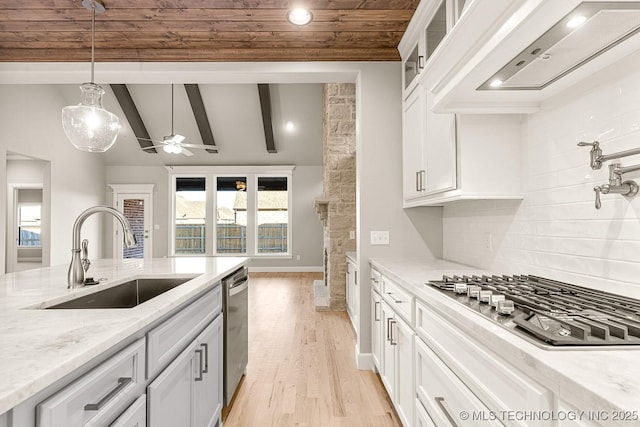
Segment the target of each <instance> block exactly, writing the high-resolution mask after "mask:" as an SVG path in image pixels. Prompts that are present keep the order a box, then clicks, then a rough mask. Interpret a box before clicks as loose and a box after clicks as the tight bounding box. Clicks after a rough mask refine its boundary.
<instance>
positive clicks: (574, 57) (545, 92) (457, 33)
mask: <svg viewBox="0 0 640 427" xmlns="http://www.w3.org/2000/svg"><path fill="white" fill-rule="evenodd" d="M444 1H445V14H446V15H447V30H448V31H447V33H446V36H444V38H443V39H442V41H440V42H439V43H438V46H437V49H433V51H432V52H430V50H431V49H430V48H429V43H428V34H430V33H429V32H428V28H429V22H430V18H431V17H433V16H434V13H435V12H434V11H437V10H438V8H439V7H440V6H441V1H439V0H427V1H422V2H421V3H420V5H419V6H418V9H417V10H416V13H415V14H414V17H413V18H412V20H411V22H410V24H409V26H408V27H407V31H406V33H405V36H404V37H403V39H402V41H401V42H400V45H399V46H398V48H399V50H400V53H401V55H402V57H403V58H405V57H406V56H407V55H408V52H409V50H410V46H411V47H412V46H413V45H414V44H415V43H416V41H417V42H418V43H419V44H420V43H422V44H425V43H426V46H425V48H426V50H425V51H424V52H425V54H426V55H427V57H426V58H425V59H426V60H425V63H424V69H423V70H421V73H420V76H419V78H418V80H420V81H422V82H423V84H425V85H426V86H427V88H428V89H429V91H430V92H431V93H433V94H434V109H435V111H438V112H452V113H532V112H535V111H537V110H538V108H539V105H540V103H541V102H542V101H544V100H545V99H548V98H550V97H551V96H554V95H556V94H558V93H560V92H561V91H563V90H565V89H567V88H569V87H570V86H572V85H574V84H576V83H578V82H580V81H583V80H585V79H587V78H594V74H595V73H597V72H598V71H600V70H602V69H603V68H605V67H607V66H609V65H611V64H614V63H615V62H617V61H619V60H620V59H622V58H624V57H626V56H628V55H629V54H631V53H633V52H635V51H637V50H638V49H639V48H640V34H637V33H638V32H640V3H639V2H637V1H631V0H623V1H618V2H598V1H596V0H585V1H580V0H563V1H557V0H467V1H466V2H465V4H463V5H461V4H460V2H459V1H456V0H444ZM456 14H457V15H458V17H457V18H458V19H457V21H456V22H455V25H453V23H452V21H453V20H454V19H455V17H456V16H455V15H456ZM425 31H427V33H426V34H427V36H426V37H425V36H424V35H423V33H424V32H425ZM425 39H426V40H425ZM601 76H602V74H601ZM601 78H605V76H602V77H601ZM498 80H500V81H502V84H501V85H498V84H497V83H494V86H491V83H492V82H494V81H498ZM406 89H407V90H410V89H412V88H411V87H406ZM406 95H408V92H406V91H405V96H406Z"/></svg>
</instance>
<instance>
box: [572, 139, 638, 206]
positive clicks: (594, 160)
mask: <svg viewBox="0 0 640 427" xmlns="http://www.w3.org/2000/svg"><path fill="white" fill-rule="evenodd" d="M578 146H580V147H589V146H590V147H591V151H590V153H589V154H590V158H591V162H590V164H591V169H593V170H596V169H600V168H601V167H602V163H603V162H606V161H607V160H613V159H620V158H622V157H627V156H633V155H636V154H640V148H633V149H631V150H625V151H620V152H618V153H613V154H607V155H603V154H602V149H601V148H600V143H599V142H598V141H593V142H578ZM638 170H640V164H638V165H633V166H622V165H621V164H620V163H612V164H610V165H609V183H608V184H603V185H596V186H595V187H593V191H595V193H596V202H595V206H596V209H600V208H601V207H602V202H601V201H600V194H609V193H612V194H621V195H623V196H625V197H633V196H635V195H636V194H638V184H637V183H636V182H635V181H633V180H627V181H622V175H623V174H625V173H627V172H634V171H638Z"/></svg>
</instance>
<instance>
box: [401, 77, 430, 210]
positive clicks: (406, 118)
mask: <svg viewBox="0 0 640 427" xmlns="http://www.w3.org/2000/svg"><path fill="white" fill-rule="evenodd" d="M424 93H425V89H424V88H423V87H422V86H418V87H416V88H415V90H414V91H413V92H412V93H411V95H409V97H408V98H407V99H406V100H405V102H404V109H403V114H402V173H403V184H402V194H403V197H404V199H405V200H407V199H413V198H416V197H419V196H420V195H421V194H422V187H423V185H422V183H423V180H424V172H423V167H422V163H423V162H422V159H423V151H422V145H423V139H424V125H425V122H426V116H425V111H424V110H425V108H424Z"/></svg>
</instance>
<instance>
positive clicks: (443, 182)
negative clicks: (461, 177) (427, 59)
mask: <svg viewBox="0 0 640 427" xmlns="http://www.w3.org/2000/svg"><path fill="white" fill-rule="evenodd" d="M425 96H426V130H425V132H426V134H425V139H424V141H425V145H424V147H425V153H424V154H425V162H426V167H425V169H426V173H425V175H426V178H425V180H424V183H423V188H424V191H423V194H424V195H427V194H433V193H438V192H442V191H447V190H453V189H455V188H456V182H457V179H456V118H455V114H451V113H445V114H438V113H434V112H433V95H432V94H431V93H429V92H428V91H425Z"/></svg>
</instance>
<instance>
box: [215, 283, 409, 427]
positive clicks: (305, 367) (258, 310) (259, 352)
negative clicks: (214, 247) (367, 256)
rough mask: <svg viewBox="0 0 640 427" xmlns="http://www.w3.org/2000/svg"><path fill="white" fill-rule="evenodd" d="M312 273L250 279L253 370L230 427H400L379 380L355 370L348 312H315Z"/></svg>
mask: <svg viewBox="0 0 640 427" xmlns="http://www.w3.org/2000/svg"><path fill="white" fill-rule="evenodd" d="M321 277H322V276H321V275H320V276H319V275H318V274H313V273H252V274H251V275H250V280H249V365H248V367H247V375H246V377H245V378H244V380H243V381H242V382H241V385H240V388H239V390H238V392H237V394H236V397H235V400H234V402H233V404H232V406H231V410H230V411H229V413H228V414H227V417H226V419H225V421H224V427H258V426H260V427H263V426H265V427H266V426H282V427H288V426H304V427H334V426H335V427H368V426H370V427H387V426H389V427H396V426H398V427H399V426H401V424H400V422H399V421H398V418H397V416H396V414H395V412H394V410H393V408H392V406H391V403H390V402H389V400H388V397H387V394H386V392H385V391H384V389H383V386H382V384H381V383H380V380H379V378H378V377H377V375H376V374H374V373H373V372H371V371H360V370H358V369H357V368H356V365H355V355H354V352H355V350H354V349H355V333H354V331H353V329H352V327H351V324H350V322H349V319H348V316H347V314H346V313H345V312H317V311H315V309H314V308H313V280H314V279H320V278H321Z"/></svg>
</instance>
